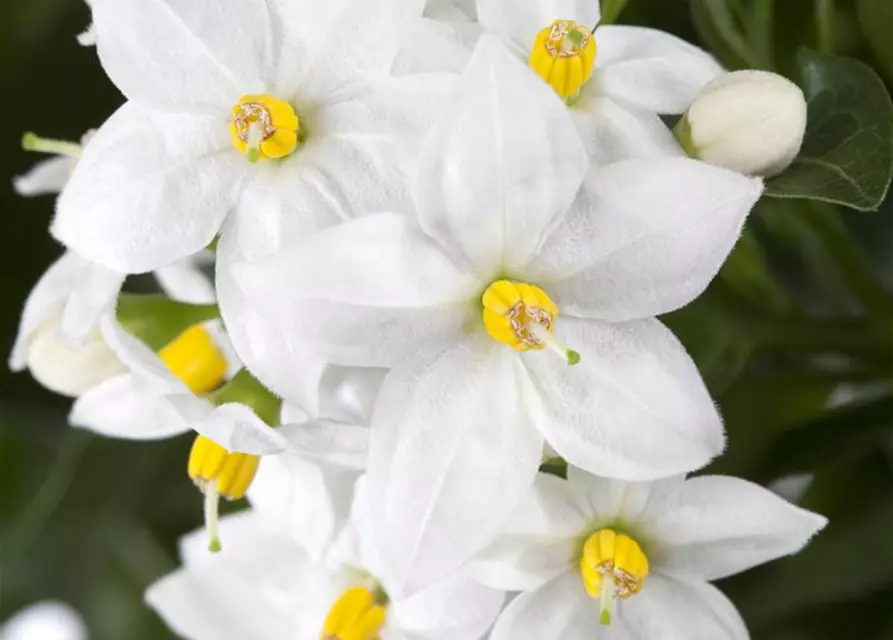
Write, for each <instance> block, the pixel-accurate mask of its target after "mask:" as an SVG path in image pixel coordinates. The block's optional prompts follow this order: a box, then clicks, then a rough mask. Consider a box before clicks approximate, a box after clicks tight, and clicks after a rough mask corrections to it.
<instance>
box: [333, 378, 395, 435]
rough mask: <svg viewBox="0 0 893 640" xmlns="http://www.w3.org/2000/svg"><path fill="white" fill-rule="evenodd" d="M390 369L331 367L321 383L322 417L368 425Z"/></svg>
mask: <svg viewBox="0 0 893 640" xmlns="http://www.w3.org/2000/svg"><path fill="white" fill-rule="evenodd" d="M387 373H388V372H387V370H386V369H376V368H366V367H362V368H361V367H334V366H333V367H329V368H327V369H326V373H325V375H324V376H323V378H322V380H321V381H320V403H319V404H320V407H319V417H320V418H322V419H327V420H337V421H339V422H344V423H350V424H359V425H368V424H369V420H370V419H371V418H372V409H373V406H374V404H375V399H376V398H377V397H378V392H379V391H380V390H381V385H382V383H383V382H384V378H385V376H386V375H387Z"/></svg>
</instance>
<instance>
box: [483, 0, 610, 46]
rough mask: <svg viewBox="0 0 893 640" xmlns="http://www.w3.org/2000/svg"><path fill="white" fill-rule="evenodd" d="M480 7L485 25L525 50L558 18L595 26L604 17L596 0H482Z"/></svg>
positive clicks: (591, 26)
mask: <svg viewBox="0 0 893 640" xmlns="http://www.w3.org/2000/svg"><path fill="white" fill-rule="evenodd" d="M477 10H478V20H479V21H480V22H481V24H483V25H484V26H486V27H487V28H489V29H495V30H497V31H501V32H503V33H505V34H507V35H508V36H509V37H511V38H512V39H513V40H514V41H515V42H516V43H517V44H518V45H520V46H521V47H523V48H524V49H525V50H528V49H530V47H531V46H532V45H533V41H534V39H535V38H536V34H537V33H538V32H539V31H540V30H541V29H544V28H545V27H547V26H549V25H550V24H552V23H553V22H554V21H555V20H575V21H576V22H579V23H580V24H585V25H588V26H589V27H590V28H592V29H594V28H595V25H597V24H598V21H599V19H600V18H601V9H600V7H599V2H597V1H596V0H531V1H530V2H513V1H512V0H478V3H477Z"/></svg>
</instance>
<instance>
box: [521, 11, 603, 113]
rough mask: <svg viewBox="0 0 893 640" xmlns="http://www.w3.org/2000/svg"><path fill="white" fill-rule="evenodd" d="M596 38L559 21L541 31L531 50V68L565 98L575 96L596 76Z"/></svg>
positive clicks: (571, 23)
mask: <svg viewBox="0 0 893 640" xmlns="http://www.w3.org/2000/svg"><path fill="white" fill-rule="evenodd" d="M596 49H597V47H596V44H595V36H594V35H593V34H592V32H591V31H590V29H589V27H587V26H585V25H581V24H577V23H576V22H574V21H573V20H556V21H555V22H553V23H552V24H550V25H549V26H548V27H546V28H545V29H543V30H542V31H540V32H539V34H537V36H536V41H535V42H534V43H533V49H532V50H531V51H530V62H529V64H530V68H531V69H533V70H534V71H536V73H537V75H539V76H540V77H541V78H542V79H543V80H545V81H546V82H547V83H549V84H550V85H551V86H552V88H553V89H555V92H556V93H557V94H558V95H560V96H561V97H562V98H570V97H572V96H575V95H576V94H577V93H578V92H579V91H580V89H581V88H582V87H583V85H584V84H586V83H587V82H588V81H589V78H591V77H592V69H593V68H594V67H595V53H596Z"/></svg>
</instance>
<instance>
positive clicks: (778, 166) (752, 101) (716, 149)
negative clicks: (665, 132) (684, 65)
mask: <svg viewBox="0 0 893 640" xmlns="http://www.w3.org/2000/svg"><path fill="white" fill-rule="evenodd" d="M805 133H806V99H805V97H804V96H803V92H802V91H801V90H800V88H799V87H798V86H797V85H795V84H794V83H793V82H791V81H790V80H788V79H786V78H783V77H782V76H780V75H778V74H775V73H769V72H766V71H735V72H733V73H727V74H725V75H723V76H720V77H719V78H717V79H715V80H714V81H713V82H711V83H709V84H708V85H707V86H706V87H704V89H703V90H702V91H701V93H700V94H699V95H698V97H697V98H696V99H695V101H694V103H693V104H692V106H691V108H689V110H688V113H686V115H685V117H684V118H683V119H682V120H681V121H680V124H679V126H678V127H677V129H676V135H677V137H678V138H679V140H680V142H681V143H682V145H683V146H684V147H685V149H686V151H687V152H688V153H689V155H691V156H692V157H695V158H698V159H699V160H703V161H704V162H709V163H710V164H715V165H717V166H720V167H725V168H727V169H731V170H733V171H737V172H739V173H743V174H745V175H752V176H765V177H771V176H776V175H778V174H780V173H781V172H782V171H784V170H785V169H787V168H788V166H790V164H791V162H793V161H794V158H795V157H797V154H798V153H799V152H800V147H801V145H802V144H803V136H804V134H805Z"/></svg>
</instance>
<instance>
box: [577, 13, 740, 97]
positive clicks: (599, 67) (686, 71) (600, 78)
mask: <svg viewBox="0 0 893 640" xmlns="http://www.w3.org/2000/svg"><path fill="white" fill-rule="evenodd" d="M595 39H596V41H597V42H598V56H597V57H596V60H595V73H594V74H593V76H592V80H591V82H592V83H593V84H595V85H596V86H597V87H598V91H599V92H600V93H602V94H603V95H606V96H608V97H609V98H613V99H615V100H617V101H618V102H627V103H630V104H632V105H636V106H639V107H643V108H645V109H648V110H650V111H655V112H657V113H682V112H683V111H685V110H686V109H688V108H689V107H690V106H691V103H692V102H693V101H694V99H695V96H696V95H697V94H698V92H699V91H700V90H701V89H702V88H703V87H704V85H705V84H707V83H708V82H710V81H711V80H713V79H714V78H715V77H717V76H718V75H720V74H721V73H722V72H723V69H722V67H721V66H720V65H719V64H718V63H717V62H716V60H714V59H713V57H712V56H711V55H710V54H708V53H707V52H705V51H702V50H701V49H698V48H697V47H695V46H693V45H690V44H689V43H687V42H685V41H684V40H681V39H680V38H677V37H676V36H673V35H670V34H669V33H664V32H663V31H658V30H656V29H645V28H642V27H619V26H605V27H600V28H599V29H597V30H596V32H595Z"/></svg>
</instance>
